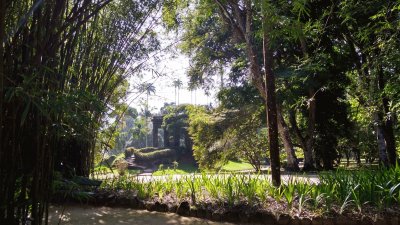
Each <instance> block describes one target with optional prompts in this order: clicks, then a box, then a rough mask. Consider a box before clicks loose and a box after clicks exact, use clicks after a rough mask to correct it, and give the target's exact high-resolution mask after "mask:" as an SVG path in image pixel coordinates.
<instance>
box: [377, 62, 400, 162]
mask: <svg viewBox="0 0 400 225" xmlns="http://www.w3.org/2000/svg"><path fill="white" fill-rule="evenodd" d="M378 87H379V91H380V92H381V93H382V97H381V98H382V106H383V112H384V115H385V116H383V118H382V131H383V138H384V139H385V143H386V151H387V158H388V162H389V164H390V165H392V166H394V165H396V162H397V156H396V139H395V137H394V132H393V116H391V112H390V109H389V99H388V97H387V96H386V95H385V92H384V89H385V80H384V74H383V69H382V67H379V69H378Z"/></svg>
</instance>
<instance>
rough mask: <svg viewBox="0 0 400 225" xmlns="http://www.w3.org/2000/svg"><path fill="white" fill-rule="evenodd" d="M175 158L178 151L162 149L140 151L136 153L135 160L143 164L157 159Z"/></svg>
mask: <svg viewBox="0 0 400 225" xmlns="http://www.w3.org/2000/svg"><path fill="white" fill-rule="evenodd" d="M153 149H154V148H153ZM175 156H176V151H175V150H174V149H160V150H153V151H149V150H148V149H138V150H136V151H135V160H136V161H142V162H148V161H153V160H156V159H162V158H169V157H175Z"/></svg>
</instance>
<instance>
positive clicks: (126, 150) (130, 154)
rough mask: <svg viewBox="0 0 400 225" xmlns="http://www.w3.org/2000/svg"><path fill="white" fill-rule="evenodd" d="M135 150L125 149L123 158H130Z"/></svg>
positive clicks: (132, 148)
mask: <svg viewBox="0 0 400 225" xmlns="http://www.w3.org/2000/svg"><path fill="white" fill-rule="evenodd" d="M135 151H136V149H135V148H134V147H129V148H126V149H125V157H131V156H132V155H133V153H135Z"/></svg>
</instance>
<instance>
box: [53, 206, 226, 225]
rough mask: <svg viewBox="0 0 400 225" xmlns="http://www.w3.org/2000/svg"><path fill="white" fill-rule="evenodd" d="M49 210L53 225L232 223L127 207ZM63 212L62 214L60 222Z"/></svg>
mask: <svg viewBox="0 0 400 225" xmlns="http://www.w3.org/2000/svg"><path fill="white" fill-rule="evenodd" d="M49 211H50V215H49V220H50V222H49V224H51V225H56V224H61V225H95V224H106V225H120V224H130V225H136V224H137V225H161V224H181V225H184V224H195V225H200V224H210V225H222V224H224V225H231V223H219V222H213V221H209V220H204V219H199V218H193V217H182V216H179V215H177V214H174V213H160V212H149V211H146V210H134V209H126V208H110V207H94V206H85V205H84V206H82V205H67V206H65V208H63V207H61V206H51V207H50V210H49ZM62 212H63V213H62ZM61 214H62V216H61V222H60V215H61ZM59 222H60V223H59Z"/></svg>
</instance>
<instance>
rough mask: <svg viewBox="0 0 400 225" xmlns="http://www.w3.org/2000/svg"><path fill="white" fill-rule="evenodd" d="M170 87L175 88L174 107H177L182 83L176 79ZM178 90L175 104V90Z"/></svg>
mask: <svg viewBox="0 0 400 225" xmlns="http://www.w3.org/2000/svg"><path fill="white" fill-rule="evenodd" d="M172 85H173V86H174V87H175V104H176V105H179V89H180V88H181V87H182V85H183V83H182V81H181V80H180V79H179V78H178V79H175V80H174V81H173V82H172ZM177 89H178V102H176V90H177Z"/></svg>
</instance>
